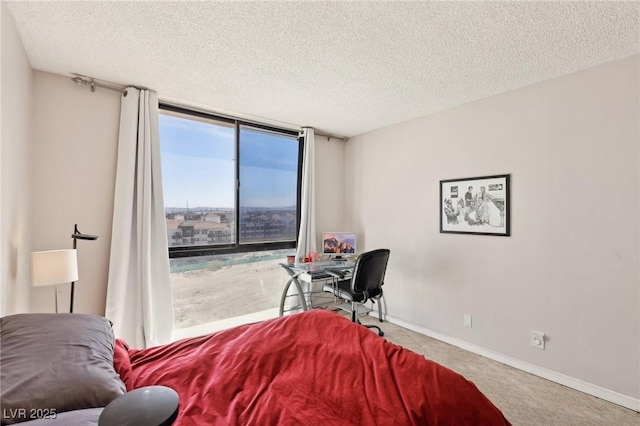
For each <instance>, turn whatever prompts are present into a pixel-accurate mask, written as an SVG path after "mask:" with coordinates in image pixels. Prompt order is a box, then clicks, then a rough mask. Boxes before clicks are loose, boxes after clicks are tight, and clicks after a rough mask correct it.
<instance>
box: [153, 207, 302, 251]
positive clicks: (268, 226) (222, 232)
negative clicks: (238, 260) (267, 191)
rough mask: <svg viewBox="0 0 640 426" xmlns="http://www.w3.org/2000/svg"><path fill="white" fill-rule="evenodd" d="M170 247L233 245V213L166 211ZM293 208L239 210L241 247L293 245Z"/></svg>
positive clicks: (221, 210) (224, 210) (212, 209)
mask: <svg viewBox="0 0 640 426" xmlns="http://www.w3.org/2000/svg"><path fill="white" fill-rule="evenodd" d="M165 212H166V219H167V240H168V242H169V247H181V246H194V245H215V244H233V243H235V236H236V232H235V214H234V210H233V209H229V208H215V207H199V208H195V209H184V210H182V209H179V208H176V207H170V208H166V209H165ZM295 239H296V210H295V208H288V209H287V208H282V209H277V208H247V209H241V210H240V243H258V242H275V241H293V240H295Z"/></svg>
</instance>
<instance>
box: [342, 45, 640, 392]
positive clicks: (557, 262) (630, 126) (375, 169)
mask: <svg viewBox="0 0 640 426" xmlns="http://www.w3.org/2000/svg"><path fill="white" fill-rule="evenodd" d="M639 63H640V59H639V56H633V57H630V58H627V59H625V60H622V61H618V62H614V63H610V64H606V65H603V66H599V67H596V68H593V69H588V70H585V71H583V72H579V73H576V74H572V75H568V76H565V77H562V78H558V79H555V80H550V81H547V82H543V83H540V84H536V85H533V86H530V87H527V88H523V89H520V90H515V91H512V92H509V93H505V94H502V95H498V96H494V97H491V98H488V99H484V100H480V101H477V102H474V103H471V104H468V105H464V106H461V107H458V108H454V109H451V110H448V111H444V112H441V113H438V114H433V115H430V116H427V117H423V118H420V119H416V120H412V121H409V122H405V123H402V124H398V125H395V126H392V127H388V128H384V129H381V130H378V131H375V132H372V133H368V134H364V135H361V136H358V137H356V138H352V139H351V140H350V141H349V142H348V143H347V147H346V162H347V164H349V163H353V164H355V168H347V172H346V181H347V182H348V187H347V190H346V194H348V197H347V198H346V203H347V226H349V227H351V228H353V229H356V230H357V231H359V232H361V233H362V234H364V238H363V241H364V242H365V244H366V248H367V249H373V248H377V247H388V248H390V249H391V259H390V265H389V269H388V276H387V279H386V286H385V297H386V301H387V305H388V313H389V315H390V316H392V317H395V318H398V319H400V320H402V321H406V322H408V323H411V324H415V325H418V326H420V327H424V328H425V329H428V330H432V331H436V332H438V333H442V334H443V335H446V336H451V337H453V338H456V339H460V340H462V341H465V342H469V343H471V344H473V345H477V346H479V347H484V348H487V349H490V350H492V351H496V352H498V353H500V354H504V355H507V356H509V357H513V358H515V359H518V360H522V361H525V362H527V363H531V364H534V365H536V366H540V367H542V368H544V369H548V370H551V371H554V372H559V373H562V374H564V375H567V376H570V377H572V378H577V379H579V380H581V381H584V382H587V383H589V384H594V385H597V386H599V387H603V388H605V389H607V390H612V391H614V392H616V393H620V394H622V395H626V396H629V397H632V398H636V399H637V398H638V397H640V370H639V368H640V289H639V287H640V276H639V273H640V265H639V258H640V250H639V241H640V229H639V225H638V222H639V220H638V218H639V217H640V208H639V203H640V201H639V200H640V152H639V141H640V130H639V126H640V122H639V117H640V107H639V99H640V91H639V89H638V83H639V76H640V73H639V68H640V67H639ZM425 96H427V95H425ZM503 173H510V174H511V183H512V204H511V224H512V236H511V237H493V236H477V235H453V234H440V233H439V206H438V199H439V181H440V180H441V179H452V178H464V177H475V176H483V175H495V174H503ZM464 314H471V315H472V316H473V328H465V327H463V315H464ZM530 330H539V331H542V332H544V333H545V334H546V335H547V336H548V340H547V342H546V349H545V350H544V351H541V350H538V349H535V348H533V347H531V346H530V342H529V333H530Z"/></svg>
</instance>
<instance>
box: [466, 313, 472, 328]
mask: <svg viewBox="0 0 640 426" xmlns="http://www.w3.org/2000/svg"><path fill="white" fill-rule="evenodd" d="M464 326H465V327H469V328H471V315H469V314H465V315H464Z"/></svg>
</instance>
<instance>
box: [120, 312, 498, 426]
mask: <svg viewBox="0 0 640 426" xmlns="http://www.w3.org/2000/svg"><path fill="white" fill-rule="evenodd" d="M116 368H117V369H118V372H119V373H120V376H121V377H122V378H123V380H124V381H125V383H126V385H127V389H129V390H131V389H134V388H138V387H142V386H150V385H164V386H169V387H171V388H173V389H175V390H176V391H177V392H178V394H179V395H180V411H179V415H178V418H177V420H176V422H175V423H174V424H175V425H178V426H186V425H271V424H280V425H314V426H319V425H350V424H351V425H411V424H413V425H432V424H434V425H435V424H438V425H508V424H509V423H508V422H507V421H506V420H505V419H504V417H503V415H502V413H501V412H500V411H499V410H498V409H497V408H496V407H495V406H494V405H493V404H492V403H491V402H490V401H489V400H488V399H487V398H486V397H485V396H484V395H483V394H482V393H481V392H480V391H479V390H478V389H477V388H476V386H475V385H474V384H473V383H471V382H469V381H468V380H466V379H465V378H464V377H462V376H461V375H459V374H457V373H455V372H453V371H451V370H449V369H447V368H445V367H443V366H441V365H439V364H436V363H435V362H432V361H429V360H426V359H425V358H424V357H423V356H422V355H418V354H416V353H414V352H411V351H409V350H408V349H405V348H402V347H400V346H397V345H394V344H392V343H389V342H388V341H386V340H384V339H382V338H380V337H378V336H377V335H376V334H375V333H373V332H371V331H370V330H368V329H366V328H364V327H362V326H359V325H357V324H354V323H352V322H350V321H349V320H347V319H345V318H343V317H341V316H339V315H337V314H335V313H332V312H327V311H322V310H315V311H310V312H306V313H302V314H296V315H291V316H287V317H284V318H279V319H275V320H271V321H265V322H261V323H256V324H251V325H246V326H240V327H237V328H233V329H230V330H225V331H221V332H218V333H214V334H211V335H207V336H202V337H196V338H190V339H185V340H181V341H178V342H175V343H171V344H168V345H164V346H158V347H153V348H148V349H144V350H137V349H128V348H127V347H126V344H125V343H124V342H122V341H120V340H119V341H118V342H117V345H116Z"/></svg>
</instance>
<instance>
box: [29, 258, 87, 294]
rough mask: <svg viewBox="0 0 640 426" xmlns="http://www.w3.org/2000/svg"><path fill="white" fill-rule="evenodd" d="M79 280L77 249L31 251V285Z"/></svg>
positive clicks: (37, 285)
mask: <svg viewBox="0 0 640 426" xmlns="http://www.w3.org/2000/svg"><path fill="white" fill-rule="evenodd" d="M77 280H78V256H77V254H76V250H73V249H67V250H50V251H36V252H33V253H31V285H33V286H36V287H39V286H45V285H54V284H63V283H68V282H71V281H77Z"/></svg>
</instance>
